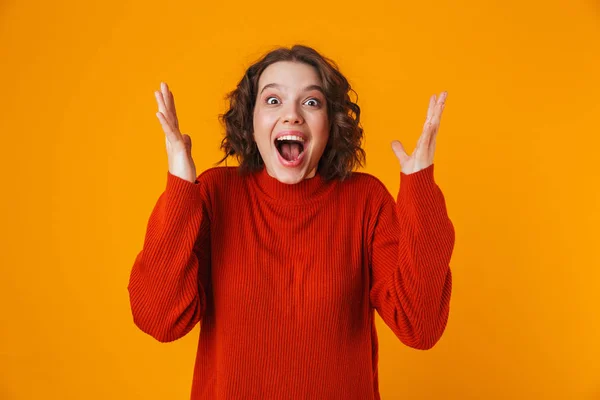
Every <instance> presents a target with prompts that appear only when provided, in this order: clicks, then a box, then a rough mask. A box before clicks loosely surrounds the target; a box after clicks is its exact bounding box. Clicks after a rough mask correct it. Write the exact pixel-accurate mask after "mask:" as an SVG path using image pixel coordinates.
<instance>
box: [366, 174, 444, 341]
mask: <svg viewBox="0 0 600 400" xmlns="http://www.w3.org/2000/svg"><path fill="white" fill-rule="evenodd" d="M384 189H385V187H384ZM381 197H382V199H381V200H380V202H379V208H378V216H377V220H376V223H375V227H374V229H373V235H372V242H371V278H372V279H371V289H370V300H371V304H372V306H373V307H374V308H375V309H376V310H377V312H378V313H379V315H380V316H381V317H382V319H383V320H384V322H385V323H386V325H388V326H389V327H390V328H391V329H392V331H393V332H394V334H396V336H397V337H398V338H399V339H400V340H401V341H402V342H403V343H404V344H406V345H408V346H410V347H413V348H416V349H423V350H426V349H430V348H432V347H433V346H434V345H435V344H436V343H437V342H438V340H439V339H440V338H441V336H442V333H443V332H444V330H445V327H446V323H447V321H448V315H449V310H450V295H451V292H452V272H451V270H450V266H449V263H450V258H451V255H452V251H453V248H454V238H455V236H454V227H453V225H452V222H451V221H450V219H449V218H448V214H447V212H446V205H445V201H444V196H443V194H442V192H441V190H440V188H439V187H438V186H437V184H436V183H435V181H434V178H433V164H432V165H431V166H429V167H428V168H425V169H422V170H420V171H418V172H415V173H412V174H408V175H406V174H404V173H401V184H400V190H399V193H398V201H397V203H396V202H394V199H393V198H392V196H391V195H390V194H389V192H388V191H387V189H385V191H382V196H381Z"/></svg>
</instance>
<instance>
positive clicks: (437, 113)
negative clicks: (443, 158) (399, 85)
mask: <svg viewBox="0 0 600 400" xmlns="http://www.w3.org/2000/svg"><path fill="white" fill-rule="evenodd" d="M447 96H448V92H442V93H441V94H440V96H439V98H438V99H437V100H436V96H435V94H434V95H432V96H431V98H430V99H429V109H428V110H427V119H426V120H425V125H424V126H423V133H421V137H420V138H419V141H418V142H417V145H416V147H415V149H414V150H413V153H412V154H411V155H410V156H409V155H408V154H406V152H405V151H404V146H402V143H400V142H399V141H398V140H394V141H393V142H392V150H393V151H394V154H396V157H398V160H399V161H400V167H401V169H402V172H403V173H405V174H412V173H415V172H417V171H420V170H422V169H424V168H427V167H429V166H430V165H431V164H433V155H434V152H435V139H436V137H437V133H438V130H439V129H440V120H441V118H442V112H443V111H444V106H445V104H446V97H447Z"/></svg>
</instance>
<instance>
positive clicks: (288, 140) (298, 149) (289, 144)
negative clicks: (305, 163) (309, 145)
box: [275, 136, 304, 163]
mask: <svg viewBox="0 0 600 400" xmlns="http://www.w3.org/2000/svg"><path fill="white" fill-rule="evenodd" d="M275 147H277V151H278V152H279V154H280V155H281V157H282V158H283V159H284V160H285V161H288V162H291V163H293V162H294V161H297V160H298V159H299V158H300V156H301V155H302V153H303V152H304V140H303V139H301V138H300V137H289V136H282V137H279V138H278V139H276V140H275Z"/></svg>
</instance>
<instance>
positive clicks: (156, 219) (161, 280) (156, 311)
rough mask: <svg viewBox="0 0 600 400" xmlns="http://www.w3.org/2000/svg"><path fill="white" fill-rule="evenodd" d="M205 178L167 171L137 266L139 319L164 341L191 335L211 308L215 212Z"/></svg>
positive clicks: (134, 295)
mask: <svg viewBox="0 0 600 400" xmlns="http://www.w3.org/2000/svg"><path fill="white" fill-rule="evenodd" d="M208 200H209V197H208V195H207V191H206V187H205V184H203V182H202V181H200V177H198V179H196V181H195V182H189V181H186V180H185V179H182V178H179V177H177V176H175V175H172V174H171V173H170V172H168V173H167V184H166V189H165V191H164V192H163V193H162V194H161V195H160V197H159V198H158V201H157V203H156V204H155V206H154V209H153V210H152V213H151V215H150V218H149V221H148V225H147V228H146V234H145V239H144V244H143V247H142V249H141V251H140V252H139V253H138V255H137V256H136V258H135V261H134V264H133V267H132V269H131V273H130V277H129V284H128V286H127V289H128V292H129V301H130V305H131V312H132V315H133V321H134V323H135V325H137V327H138V328H140V329H141V330H142V331H143V332H145V333H147V334H149V335H151V336H152V337H154V338H155V339H157V340H158V341H160V342H171V341H174V340H176V339H179V338H181V337H183V336H184V335H186V334H187V333H188V332H189V331H191V330H192V328H194V326H195V325H196V324H197V323H198V322H199V321H200V320H201V318H202V315H203V313H204V311H205V309H206V292H205V288H206V286H207V285H208V282H209V278H208V275H209V269H210V249H209V247H210V239H209V235H210V217H209V212H208V210H209V209H210V207H208Z"/></svg>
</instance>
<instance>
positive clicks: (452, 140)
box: [0, 0, 600, 400]
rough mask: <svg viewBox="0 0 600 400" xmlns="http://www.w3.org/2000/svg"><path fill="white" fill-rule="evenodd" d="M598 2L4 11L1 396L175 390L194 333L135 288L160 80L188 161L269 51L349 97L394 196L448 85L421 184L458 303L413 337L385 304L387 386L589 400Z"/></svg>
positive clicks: (383, 370) (187, 371)
mask: <svg viewBox="0 0 600 400" xmlns="http://www.w3.org/2000/svg"><path fill="white" fill-rule="evenodd" d="M599 39H600V5H599V3H598V2H597V1H584V0H563V1H555V0H549V1H515V0H509V1H475V0H468V1H467V0H438V1H430V2H403V1H388V2H382V1H378V0H375V1H367V2H360V3H359V2H356V3H352V2H283V1H281V2H272V3H270V2H263V1H260V2H245V1H244V2H230V1H210V2H201V1H186V2H166V1H163V2H148V1H127V2H126V1H114V0H109V1H104V2H92V4H88V3H87V2H81V1H70V2H64V1H59V2H41V1H38V2H17V1H8V2H7V1H3V2H2V3H0V46H1V47H0V71H1V73H2V76H1V77H2V81H1V84H0V88H1V90H0V91H1V95H0V102H1V103H0V105H1V112H2V117H1V118H0V132H1V134H2V149H3V151H2V156H1V157H0V159H1V160H2V161H1V162H2V165H1V167H2V168H1V171H2V177H1V178H2V196H1V201H2V204H1V206H2V211H3V217H2V243H3V245H2V251H1V252H0V256H1V257H2V259H1V264H0V265H1V267H2V271H1V272H2V277H1V278H0V304H1V306H0V307H1V309H0V318H1V322H2V325H1V329H0V398H1V399H6V400H16V399H42V398H43V399H62V400H67V399H109V398H110V399H187V398H189V393H190V388H191V378H192V370H193V363H194V357H195V351H196V341H197V338H198V327H196V329H195V330H194V331H192V332H191V333H190V334H189V335H188V336H186V337H185V338H183V339H181V340H179V341H176V342H173V343H170V344H161V343H158V342H157V341H155V340H154V339H152V338H151V337H150V336H148V335H146V334H144V333H142V332H141V331H139V330H138V329H137V328H136V327H135V326H134V324H133V321H132V317H131V313H130V309H129V300H128V293H127V289H126V287H127V283H128V278H129V272H130V268H131V266H132V263H133V261H134V257H135V255H136V254H137V252H139V250H140V249H141V246H142V242H143V238H144V233H145V229H146V223H147V220H148V217H149V215H150V212H151V209H152V207H153V205H154V204H155V202H156V200H157V198H158V196H159V195H160V193H161V192H162V191H163V189H164V186H165V183H166V173H167V159H166V152H165V148H164V146H165V142H164V134H163V133H162V130H161V129H160V124H159V122H158V120H157V119H156V116H155V112H156V103H155V99H154V96H153V91H154V90H157V89H158V87H159V83H160V81H161V80H164V81H166V82H167V83H168V84H169V85H170V86H171V89H172V90H173V92H174V94H175V100H176V104H177V108H178V113H179V118H180V121H181V127H182V130H183V131H184V133H189V134H190V135H191V136H192V140H193V144H194V146H193V157H194V159H195V162H196V165H197V169H198V171H199V172H200V171H203V170H205V169H206V168H209V167H211V166H213V164H214V162H216V161H217V160H218V158H219V157H220V152H219V148H218V146H219V142H220V139H221V135H222V127H221V126H220V124H219V123H218V120H217V115H218V114H219V113H221V112H223V111H224V109H225V101H224V99H223V98H224V95H225V93H227V92H228V91H229V90H232V89H233V88H234V87H235V85H236V84H237V82H238V80H239V79H240V78H241V76H242V74H243V72H244V70H245V68H246V67H248V66H249V65H250V63H251V62H252V61H254V60H256V59H257V58H258V57H259V56H260V55H262V54H263V53H264V52H266V51H268V50H270V49H272V48H273V47H274V46H276V45H286V46H287V45H291V44H294V43H302V44H307V45H310V46H313V47H315V48H316V49H317V50H318V51H321V52H322V53H323V54H324V55H326V56H328V57H331V58H332V59H334V60H335V61H336V62H337V63H338V64H339V66H340V68H341V71H342V72H343V73H344V74H345V75H346V76H347V77H348V79H349V80H350V83H351V84H352V86H353V88H354V89H355V90H356V91H357V92H358V96H359V98H358V104H359V105H360V107H361V109H362V117H361V120H362V124H363V127H364V128H365V133H366V142H365V149H366V151H367V161H368V165H367V168H366V169H365V171H366V172H369V173H372V174H374V175H376V176H377V177H379V178H380V179H381V180H382V181H383V182H384V183H385V184H386V185H387V187H388V188H389V189H390V191H391V192H392V193H393V194H394V195H395V194H396V193H397V189H398V185H399V165H398V161H397V160H396V158H395V157H394V155H393V153H392V151H391V149H390V147H389V143H390V142H391V141H392V140H393V139H399V140H401V141H402V142H403V143H404V144H405V147H407V150H409V151H410V150H412V149H413V148H414V145H415V144H416V141H417V139H418V137H419V135H420V133H421V127H422V124H423V121H424V119H425V115H426V110H427V105H428V99H429V96H430V95H431V94H433V93H439V92H441V91H442V90H447V91H448V93H449V95H448V100H447V104H446V108H445V111H444V116H443V119H442V125H441V129H440V132H439V137H438V140H437V150H436V156H435V164H436V165H435V175H436V181H437V182H438V184H439V185H440V187H441V188H442V191H443V192H444V195H445V196H446V201H447V206H448V210H449V215H450V217H451V219H452V221H453V223H454V226H455V229H456V246H455V251H454V254H453V258H452V262H451V267H452V269H453V277H454V288H453V295H452V301H451V313H450V319H449V322H448V326H447V328H446V332H445V334H444V336H443V337H442V339H441V341H440V342H439V343H438V344H437V345H436V346H435V347H434V348H433V349H431V350H429V351H418V350H414V349H411V348H408V347H406V346H404V345H403V344H401V343H400V342H399V340H397V339H396V338H395V336H393V334H392V332H391V331H390V330H389V329H388V328H387V327H386V326H385V325H384V324H383V323H382V321H381V319H380V318H379V317H378V320H377V323H378V328H379V337H380V341H381V342H380V344H381V349H380V385H381V394H382V398H383V399H384V400H388V399H600V361H599V358H600V340H599V339H600V312H599V306H600V284H599V282H600V272H599V270H600V257H599V255H598V247H597V246H598V237H599V233H598V227H599V224H600V212H599V206H598V204H599V196H598V195H599V193H600V188H599V176H600V174H599V172H600V170H599V168H598V155H597V154H598V150H599V148H598V146H599V144H600V141H599V139H598V136H599V135H600V129H599V128H598V122H599V117H600V77H599V71H600V51H599V50H600V40H599Z"/></svg>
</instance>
